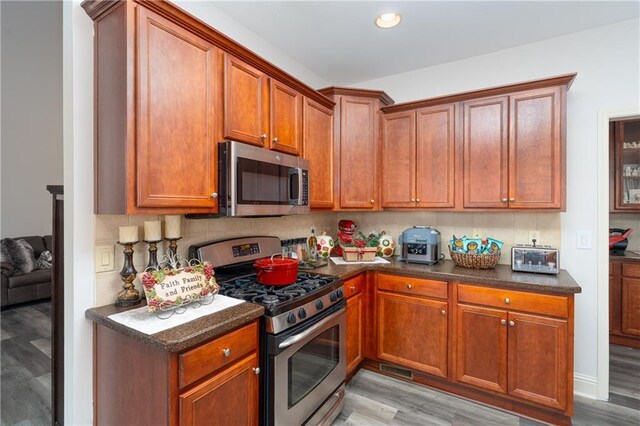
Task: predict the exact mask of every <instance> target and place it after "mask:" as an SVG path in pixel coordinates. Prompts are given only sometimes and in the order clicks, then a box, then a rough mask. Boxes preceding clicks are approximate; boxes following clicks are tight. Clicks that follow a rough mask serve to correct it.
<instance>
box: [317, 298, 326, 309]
mask: <svg viewBox="0 0 640 426" xmlns="http://www.w3.org/2000/svg"><path fill="white" fill-rule="evenodd" d="M322 308H324V303H322V300H316V309H317V310H319V311H321V310H322Z"/></svg>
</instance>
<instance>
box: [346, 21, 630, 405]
mask: <svg viewBox="0 0 640 426" xmlns="http://www.w3.org/2000/svg"><path fill="white" fill-rule="evenodd" d="M639 28H640V21H639V20H637V19H635V20H630V21H624V22H621V23H618V24H614V25H609V26H604V27H600V28H596V29H593V30H589V31H584V32H580V33H574V34H570V35H567V36H563V37H558V38H553V39H549V40H545V41H541V42H537V43H533V44H529V45H526V46H521V47H517V48H512V49H507V50H503V51H499V52H495V53H491V54H487V55H482V56H477V57H473V58H469V59H465V60H461V61H456V62H452V63H447V64H443V65H438V66H434V67H429V68H425V69H420V70H416V71H412V72H408V73H403V74H398V75H394V76H389V77H385V78H381V79H377V80H373V81H367V82H362V83H359V84H354V85H353V86H355V87H364V88H371V89H383V90H385V91H386V92H387V93H388V94H389V95H390V96H391V97H392V98H394V99H395V100H396V102H403V101H408V100H415V99H420V98H428V97H434V96H438V95H444V94H449V93H456V92H462V91H467V90H474V89H480V88H484V87H490V86H497V85H504V84H508V83H515V82H520V81H526V80H533V79H539V78H544V77H550V76H554V75H559V74H565V73H570V72H577V73H578V76H577V78H576V80H575V82H574V83H573V86H572V87H571V89H570V90H569V94H568V112H567V212H566V213H563V214H561V227H562V253H561V256H562V257H561V262H562V267H563V268H565V269H567V270H568V271H569V272H570V273H571V275H572V276H573V277H574V278H575V280H576V281H577V282H578V283H579V284H580V285H581V286H582V294H579V295H577V296H576V305H575V306H576V308H575V318H576V326H575V354H576V356H575V372H576V375H577V377H578V378H579V379H582V380H578V381H577V382H576V391H578V392H581V393H585V394H589V395H593V396H595V395H596V376H597V361H598V360H597V345H596V343H597V342H596V339H597V320H598V318H597V315H596V312H597V300H598V294H597V279H596V275H597V272H598V268H599V267H600V268H607V267H608V265H598V264H597V261H596V259H597V251H598V250H599V249H600V250H607V247H601V248H599V247H595V246H594V248H593V250H577V249H576V248H575V247H576V231H578V230H588V231H591V232H592V233H593V241H596V225H597V194H596V192H597V183H598V180H597V175H596V164H597V119H598V111H602V110H610V109H615V108H621V107H631V106H634V105H638V103H639V98H638V96H639V94H640V84H639V79H640V57H639V55H640V41H639V40H640V34H639V32H640V30H639Z"/></svg>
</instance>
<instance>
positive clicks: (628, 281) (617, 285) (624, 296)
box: [609, 261, 640, 348]
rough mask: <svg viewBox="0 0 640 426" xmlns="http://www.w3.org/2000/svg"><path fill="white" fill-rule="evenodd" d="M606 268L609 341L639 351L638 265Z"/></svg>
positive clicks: (630, 263)
mask: <svg viewBox="0 0 640 426" xmlns="http://www.w3.org/2000/svg"><path fill="white" fill-rule="evenodd" d="M609 265H610V276H609V318H610V320H609V341H610V342H611V343H614V344H617V345H623V346H629V347H635V348H640V263H639V262H634V261H612V262H610V263H609Z"/></svg>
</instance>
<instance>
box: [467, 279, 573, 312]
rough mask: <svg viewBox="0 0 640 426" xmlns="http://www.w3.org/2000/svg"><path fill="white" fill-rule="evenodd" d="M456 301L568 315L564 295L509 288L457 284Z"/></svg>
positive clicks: (567, 305) (566, 301) (567, 302)
mask: <svg viewBox="0 0 640 426" xmlns="http://www.w3.org/2000/svg"><path fill="white" fill-rule="evenodd" d="M458 302H463V303H473V304H476V305H487V306H494V307H496V308H503V309H513V310H517V311H527V312H535V313H541V314H545V315H553V316H557V317H567V316H568V315H569V301H568V300H567V298H566V297H563V296H550V295H546V294H536V293H526V292H522V291H513V290H509V289H498V288H488V287H476V286H471V285H465V284H459V285H458Z"/></svg>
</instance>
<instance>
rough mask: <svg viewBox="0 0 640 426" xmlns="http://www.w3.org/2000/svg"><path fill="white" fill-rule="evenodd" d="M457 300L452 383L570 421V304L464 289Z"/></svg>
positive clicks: (539, 296)
mask: <svg viewBox="0 0 640 426" xmlns="http://www.w3.org/2000/svg"><path fill="white" fill-rule="evenodd" d="M457 294H458V297H457V305H456V310H457V314H456V327H455V330H456V331H455V332H456V339H455V341H456V348H455V349H454V354H455V355H454V356H455V357H456V362H455V365H456V371H455V374H454V376H455V379H456V381H458V382H460V383H465V384H469V385H472V386H475V387H478V388H482V389H486V390H490V391H493V392H497V393H503V394H508V395H509V396H512V397H516V398H520V399H523V400H526V401H529V402H533V403H536V404H539V405H542V406H547V407H551V408H554V409H558V410H562V411H564V412H566V413H568V414H569V415H571V413H572V410H573V404H572V401H573V387H572V383H573V340H572V338H570V336H571V335H572V334H573V300H572V299H570V298H569V297H561V296H550V295H542V294H535V293H527V292H521V291H511V290H504V289H491V288H485V287H476V286H471V285H467V284H457ZM521 311H526V312H521Z"/></svg>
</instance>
